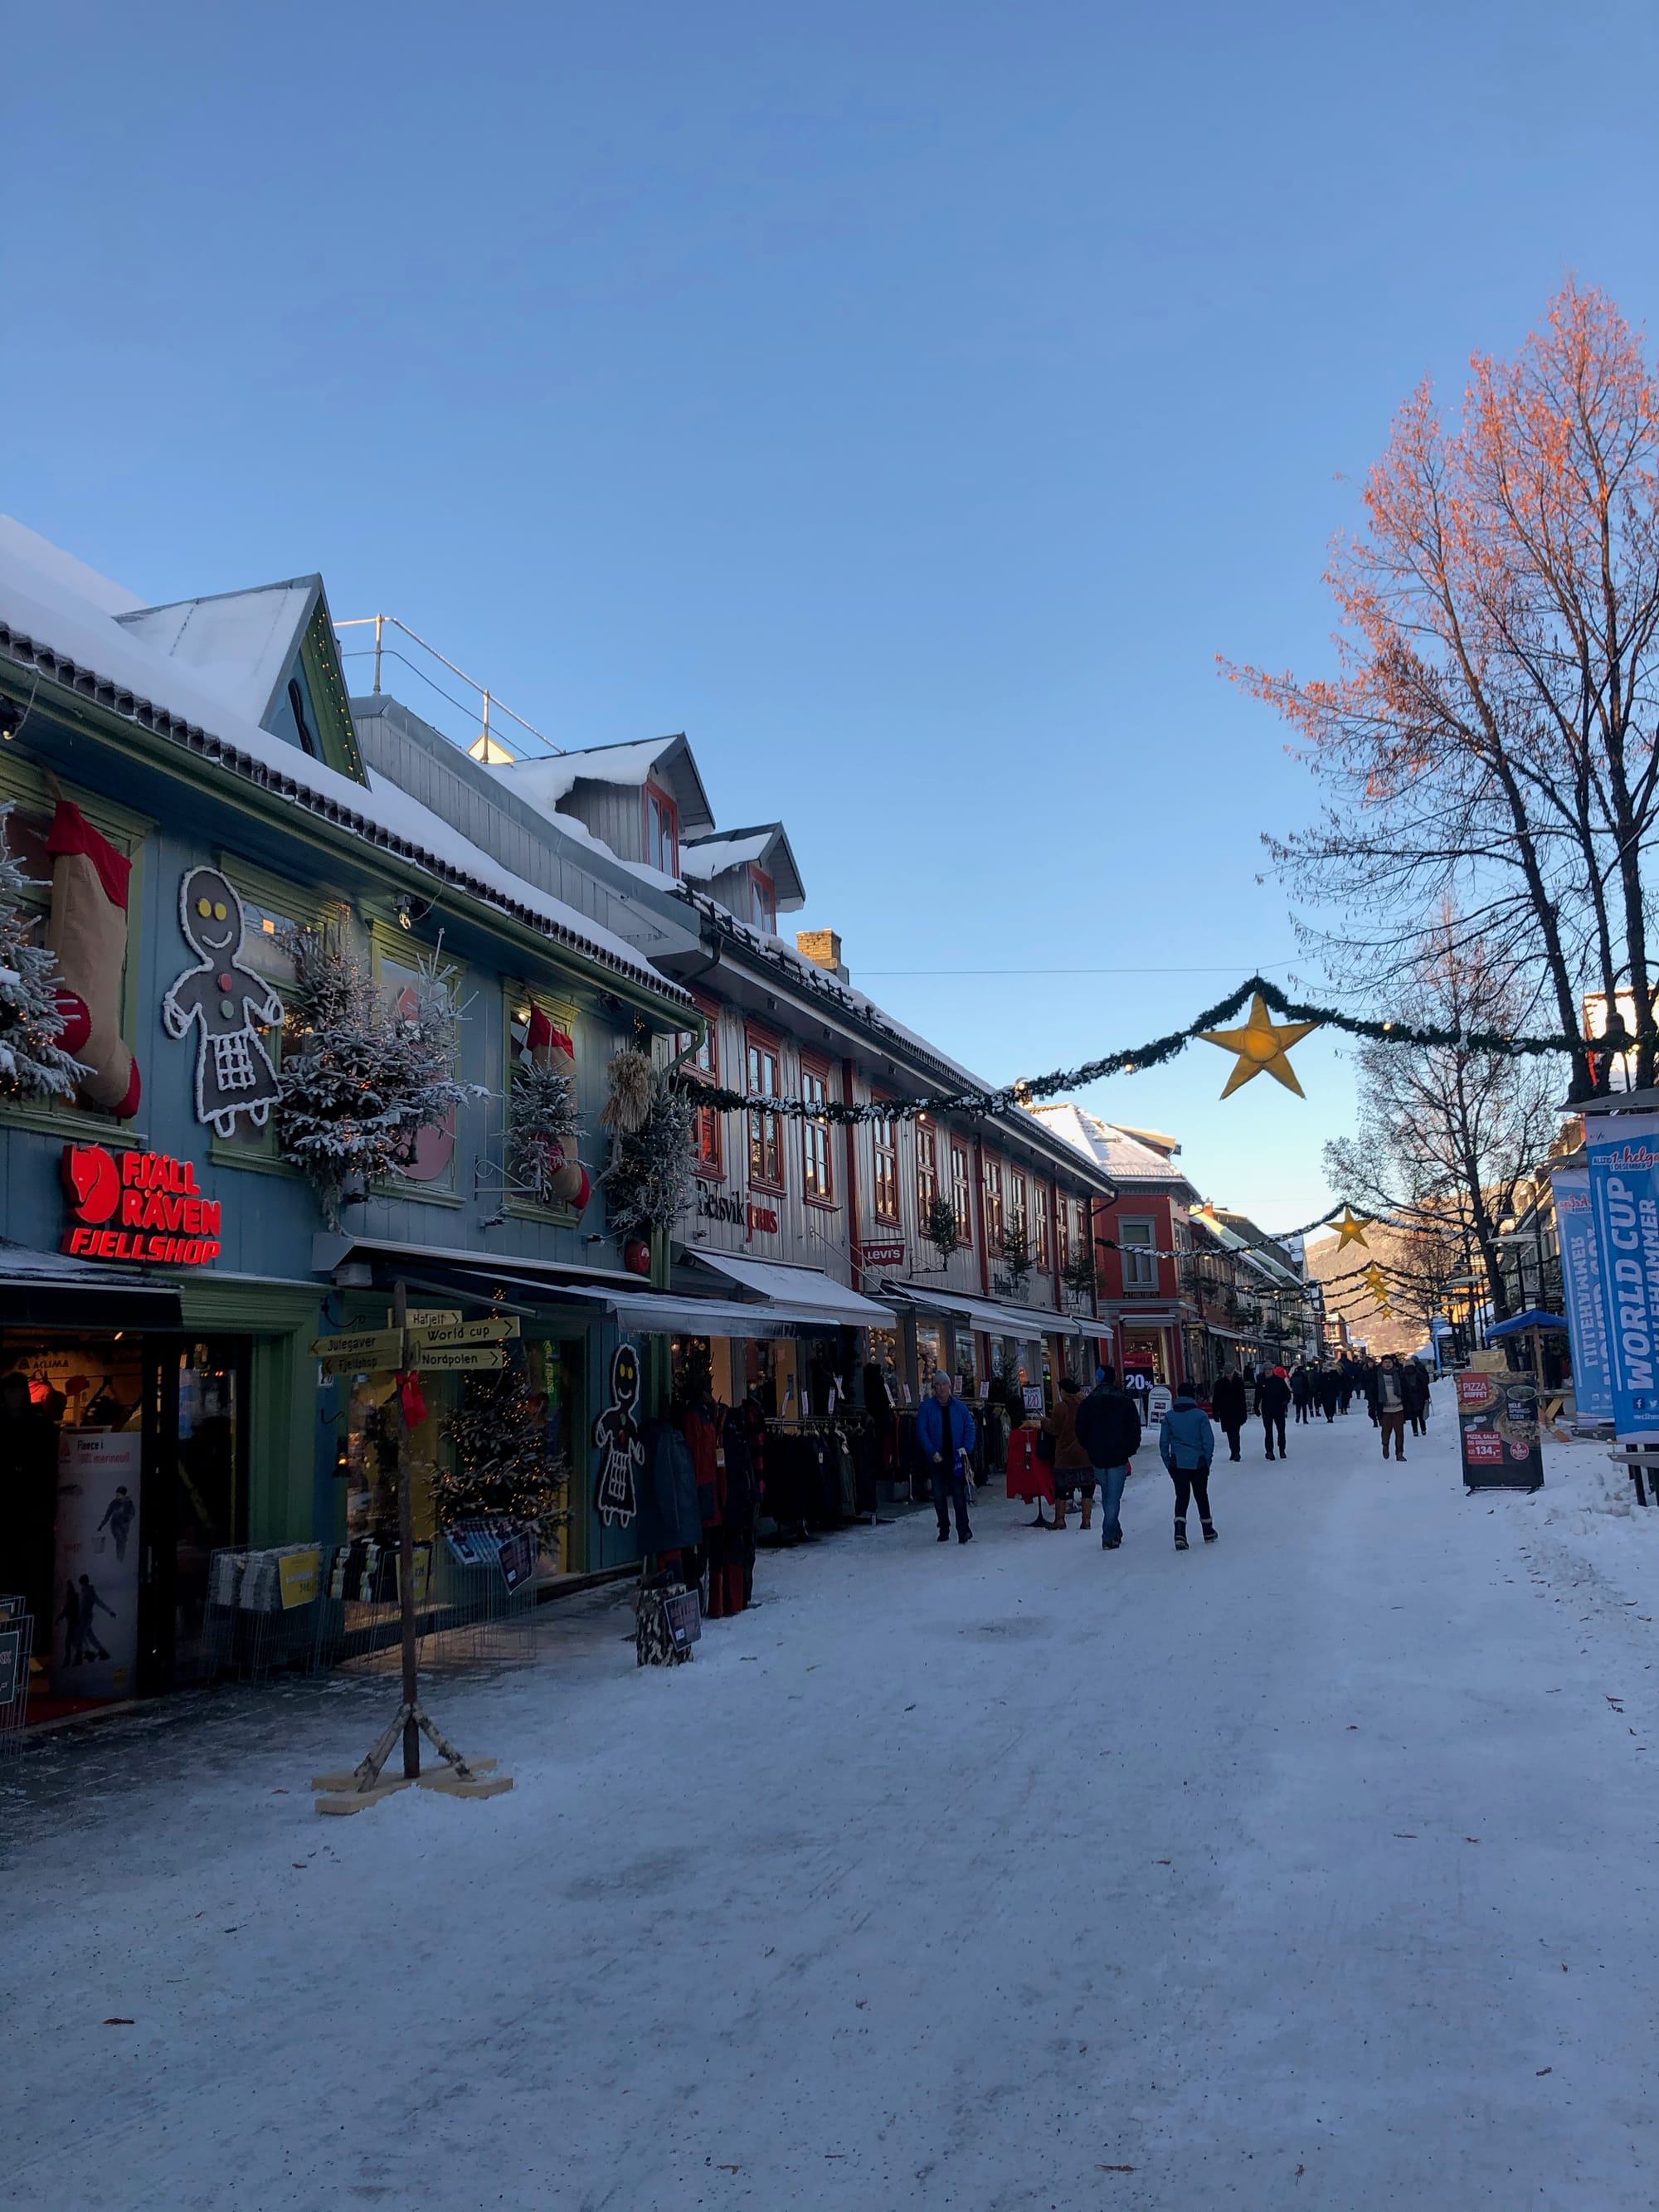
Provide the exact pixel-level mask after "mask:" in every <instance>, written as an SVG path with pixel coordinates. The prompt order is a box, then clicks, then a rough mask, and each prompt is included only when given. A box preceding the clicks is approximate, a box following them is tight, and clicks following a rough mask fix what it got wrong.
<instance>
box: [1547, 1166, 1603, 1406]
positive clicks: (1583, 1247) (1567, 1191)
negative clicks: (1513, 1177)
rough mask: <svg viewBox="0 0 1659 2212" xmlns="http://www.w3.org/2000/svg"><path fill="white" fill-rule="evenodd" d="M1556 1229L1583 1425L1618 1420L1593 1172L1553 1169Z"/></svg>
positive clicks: (1576, 1397)
mask: <svg viewBox="0 0 1659 2212" xmlns="http://www.w3.org/2000/svg"><path fill="white" fill-rule="evenodd" d="M1550 1182H1551V1183H1552V1185H1553V1188H1554V1193H1555V1227H1556V1236H1557V1239H1558V1241H1559V1244H1560V1248H1561V1280H1562V1285H1563V1288H1564V1290H1565V1293H1566V1296H1565V1305H1566V1309H1567V1337H1568V1341H1569V1342H1570V1344H1571V1347H1572V1390H1573V1398H1574V1401H1575V1403H1576V1404H1577V1409H1578V1417H1579V1419H1581V1420H1593V1421H1610V1420H1611V1419H1613V1380H1612V1377H1611V1376H1610V1375H1609V1374H1608V1372H1607V1291H1606V1288H1605V1285H1603V1282H1602V1279H1601V1255H1600V1253H1599V1252H1598V1251H1597V1249H1596V1243H1595V1220H1594V1218H1593V1217H1592V1215H1591V1212H1590V1194H1589V1169H1588V1168H1552V1169H1551V1170H1550Z"/></svg>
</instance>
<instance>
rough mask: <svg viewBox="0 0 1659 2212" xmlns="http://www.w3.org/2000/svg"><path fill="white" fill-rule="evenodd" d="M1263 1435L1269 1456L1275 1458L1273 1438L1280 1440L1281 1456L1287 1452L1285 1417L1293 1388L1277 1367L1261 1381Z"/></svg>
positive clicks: (1280, 1368)
mask: <svg viewBox="0 0 1659 2212" xmlns="http://www.w3.org/2000/svg"><path fill="white" fill-rule="evenodd" d="M1260 1395H1261V1433H1262V1435H1263V1437H1265V1438H1266V1439H1267V1456H1268V1458H1269V1459H1271V1458H1272V1457H1273V1438H1274V1437H1278V1439H1279V1457H1280V1458H1281V1459H1282V1458H1284V1457H1285V1413H1286V1411H1287V1410H1288V1408H1289V1406H1290V1402H1291V1386H1290V1383H1289V1382H1288V1381H1287V1380H1286V1378H1285V1370H1284V1369H1283V1368H1282V1367H1275V1368H1274V1369H1273V1371H1272V1373H1271V1374H1269V1375H1264V1376H1263V1377H1262V1380H1261V1393H1260Z"/></svg>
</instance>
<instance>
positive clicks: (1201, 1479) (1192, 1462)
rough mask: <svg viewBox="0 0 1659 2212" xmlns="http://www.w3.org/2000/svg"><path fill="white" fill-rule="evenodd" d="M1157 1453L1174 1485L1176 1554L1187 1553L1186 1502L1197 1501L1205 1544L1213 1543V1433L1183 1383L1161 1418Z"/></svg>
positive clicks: (1191, 1392)
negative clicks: (1162, 1418) (1211, 1475)
mask: <svg viewBox="0 0 1659 2212" xmlns="http://www.w3.org/2000/svg"><path fill="white" fill-rule="evenodd" d="M1158 1451H1159V1454H1160V1455H1161V1456H1162V1458H1163V1461H1164V1466H1165V1467H1167V1468H1169V1470H1170V1481H1171V1482H1173V1483H1174V1485H1175V1492H1176V1507H1175V1541H1176V1551H1177V1552H1184V1551H1185V1550H1186V1549H1187V1501H1188V1498H1196V1499H1197V1500H1198V1519H1199V1526H1200V1528H1202V1529H1203V1531H1204V1541H1205V1542H1206V1544H1213V1543H1214V1541H1215V1523H1214V1522H1212V1520H1211V1518H1210V1462H1211V1461H1212V1459H1213V1458H1214V1456H1215V1431H1214V1430H1213V1429H1212V1427H1211V1426H1210V1417H1209V1415H1208V1414H1207V1413H1206V1412H1205V1411H1204V1410H1203V1408H1202V1407H1200V1406H1199V1405H1197V1404H1196V1403H1195V1402H1194V1398H1193V1386H1192V1384H1191V1383H1182V1385H1181V1387H1180V1389H1178V1390H1177V1391H1176V1401H1175V1404H1174V1405H1173V1406H1172V1407H1170V1411H1169V1412H1168V1413H1166V1414H1165V1415H1164V1421H1163V1425H1162V1428H1161V1430H1160V1431H1159V1435H1158Z"/></svg>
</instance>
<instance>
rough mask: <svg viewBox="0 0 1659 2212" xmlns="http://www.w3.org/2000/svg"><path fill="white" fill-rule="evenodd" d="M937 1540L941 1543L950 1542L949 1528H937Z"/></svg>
mask: <svg viewBox="0 0 1659 2212" xmlns="http://www.w3.org/2000/svg"><path fill="white" fill-rule="evenodd" d="M950 1541H951V1532H950V1530H949V1529H948V1528H941V1529H940V1530H939V1542H940V1543H941V1544H948V1543H949V1542H950Z"/></svg>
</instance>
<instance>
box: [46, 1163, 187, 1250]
mask: <svg viewBox="0 0 1659 2212" xmlns="http://www.w3.org/2000/svg"><path fill="white" fill-rule="evenodd" d="M63 1173H64V1192H65V1194H67V1197H68V1199H69V1212H70V1227H69V1228H67V1229H66V1230H65V1231H64V1240H63V1243H62V1246H61V1247H60V1249H62V1250H63V1251H65V1252H70V1253H73V1254H74V1255H76V1257H77V1258H78V1259H82V1260H131V1261H140V1262H143V1261H166V1262H167V1263H168V1264H169V1265H171V1266H173V1267H204V1266H205V1264H206V1263H207V1262H208V1261H210V1260H216V1259H217V1258H218V1256H219V1224H220V1205H219V1200H217V1199H216V1198H204V1196H203V1195H202V1188H201V1185H200V1184H199V1183H198V1182H197V1180H196V1167H195V1163H194V1162H193V1161H191V1160H175V1159H174V1158H173V1157H172V1155H171V1154H170V1153H168V1152H123V1153H122V1154H121V1156H120V1158H119V1160H117V1158H116V1157H115V1155H114V1154H113V1153H112V1152H106V1151H105V1149H104V1147H103V1146H101V1145H65V1146H64V1169H63Z"/></svg>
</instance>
